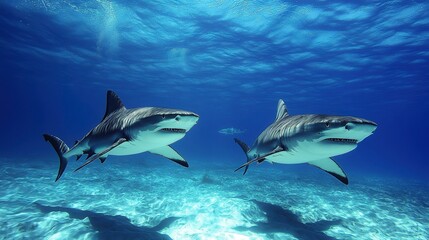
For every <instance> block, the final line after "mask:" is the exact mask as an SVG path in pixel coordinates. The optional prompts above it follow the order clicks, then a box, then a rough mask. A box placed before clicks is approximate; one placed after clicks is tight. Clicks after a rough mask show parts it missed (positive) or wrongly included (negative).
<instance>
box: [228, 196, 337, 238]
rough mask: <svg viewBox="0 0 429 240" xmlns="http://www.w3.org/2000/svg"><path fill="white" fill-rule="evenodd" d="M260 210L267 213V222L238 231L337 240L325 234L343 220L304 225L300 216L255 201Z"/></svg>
mask: <svg viewBox="0 0 429 240" xmlns="http://www.w3.org/2000/svg"><path fill="white" fill-rule="evenodd" d="M253 202H254V203H255V204H256V205H257V206H258V207H259V209H260V210H261V211H263V212H265V215H266V218H267V221H266V222H254V223H253V224H255V226H252V227H244V226H239V227H236V228H235V229H236V230H238V231H252V232H255V233H287V234H291V235H293V236H294V237H296V238H298V239H300V240H314V239H320V240H336V238H334V237H330V236H328V235H326V234H325V233H323V231H325V230H327V229H329V228H330V227H331V226H334V225H338V224H341V220H333V221H328V220H322V221H318V222H315V223H303V222H302V221H301V220H300V219H299V217H298V215H296V214H294V213H293V212H292V211H290V210H288V209H284V208H282V207H280V206H278V205H274V204H271V203H265V202H260V201H256V200H253Z"/></svg>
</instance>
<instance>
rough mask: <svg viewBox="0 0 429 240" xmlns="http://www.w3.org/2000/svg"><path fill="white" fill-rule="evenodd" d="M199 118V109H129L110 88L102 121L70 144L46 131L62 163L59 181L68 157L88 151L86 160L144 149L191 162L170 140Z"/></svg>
mask: <svg viewBox="0 0 429 240" xmlns="http://www.w3.org/2000/svg"><path fill="white" fill-rule="evenodd" d="M198 120H199V116H198V115H197V114H196V113H193V112H189V111H184V110H178V109H168V108H159V107H143V108H132V109H127V108H126V107H125V106H124V104H123V103H122V101H121V99H120V98H119V96H118V95H117V94H116V93H115V92H113V91H111V90H109V91H107V104H106V111H105V114H104V117H103V119H102V120H101V122H100V123H99V124H98V125H97V126H95V127H94V128H93V129H91V130H90V131H89V132H88V133H87V134H86V135H85V136H84V137H83V138H82V139H81V140H78V141H76V142H75V144H74V145H73V146H72V147H71V148H69V147H68V146H67V145H66V144H65V143H64V141H62V140H61V139H60V138H58V137H56V136H53V135H49V134H43V137H44V139H45V141H47V142H49V143H50V144H51V145H52V147H53V148H54V149H55V151H56V153H57V155H58V157H59V160H60V166H59V169H58V174H57V177H56V179H55V181H58V180H59V179H60V177H61V176H62V174H63V173H64V170H65V169H66V167H67V163H68V159H69V158H71V157H73V156H76V158H77V159H78V160H79V158H80V157H81V156H82V155H87V158H86V162H85V163H84V164H83V165H81V166H80V167H78V168H77V169H76V170H75V171H78V170H79V169H81V168H83V167H85V166H87V165H88V164H90V163H91V162H93V161H94V160H96V159H99V160H100V161H101V163H104V162H105V161H106V158H107V157H108V156H110V155H113V156H126V155H132V154H138V153H143V152H150V153H153V154H157V155H161V156H163V157H165V158H167V159H170V160H172V161H173V162H176V163H178V164H180V165H182V166H184V167H188V166H189V164H188V162H187V161H186V160H185V159H184V158H183V157H182V156H181V155H180V154H179V153H178V152H177V151H176V150H174V149H173V148H172V147H171V146H170V144H172V143H174V142H176V141H178V140H180V139H182V138H183V137H184V136H185V135H186V133H187V132H188V131H189V130H190V129H191V128H192V127H193V126H194V125H195V124H197V122H198Z"/></svg>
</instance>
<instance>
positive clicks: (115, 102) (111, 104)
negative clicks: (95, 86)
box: [103, 90, 125, 120]
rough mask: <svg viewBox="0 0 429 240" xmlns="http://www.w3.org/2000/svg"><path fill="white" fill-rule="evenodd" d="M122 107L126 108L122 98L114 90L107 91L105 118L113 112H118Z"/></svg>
mask: <svg viewBox="0 0 429 240" xmlns="http://www.w3.org/2000/svg"><path fill="white" fill-rule="evenodd" d="M120 109H125V106H124V104H123V103H122V101H121V99H120V98H119V97H118V95H117V94H116V93H115V92H113V91H112V90H109V91H107V102H106V113H105V114H104V117H103V120H104V119H105V118H106V117H107V116H109V115H110V114H111V113H112V112H116V111H118V110H120Z"/></svg>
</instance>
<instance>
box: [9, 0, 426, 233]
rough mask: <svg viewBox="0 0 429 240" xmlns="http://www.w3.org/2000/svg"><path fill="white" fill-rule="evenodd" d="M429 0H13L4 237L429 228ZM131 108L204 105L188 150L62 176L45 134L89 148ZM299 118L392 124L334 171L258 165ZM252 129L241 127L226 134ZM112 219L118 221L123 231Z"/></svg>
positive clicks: (179, 146)
mask: <svg viewBox="0 0 429 240" xmlns="http://www.w3.org/2000/svg"><path fill="white" fill-rule="evenodd" d="M428 26H429V3H427V2H426V1H419V0H413V1H404V0H397V1H396V0H395V1H387V2H386V1H359V2H353V1H344V0H343V1H339V0H338V1H257V0H254V1H252V0H237V1H223V0H205V1H204V0H195V1H180V0H177V1H160V0H159V1H137V0H129V1H109V0H96V1H93V0H91V1H79V0H76V1H72V0H61V1H51V0H17V1H0V61H1V62H0V76H1V81H0V93H1V94H0V104H1V108H2V114H1V117H0V126H1V132H2V137H1V138H0V146H1V147H0V171H1V173H2V174H1V175H0V182H1V186H2V187H1V190H0V191H1V194H0V216H2V217H1V218H0V225H1V230H0V239H28V238H32V239H97V238H99V239H169V238H173V239H428V238H429V227H428V226H429V205H428V203H429V194H428V193H429V188H428V186H429V185H428V184H429V174H428V172H429V163H428V161H427V143H428V141H427V133H428V132H429V126H428V124H427V123H426V122H427V117H428V116H429V101H428V100H429V71H428V69H429V68H428V66H429V28H428ZM107 90H114V91H115V92H116V93H117V94H118V95H119V96H120V97H121V99H122V101H123V102H124V104H125V105H126V106H127V107H130V108H132V107H145V106H158V107H169V108H179V109H185V110H189V111H193V112H196V113H198V114H199V115H200V120H199V122H198V124H197V125H196V126H194V127H193V128H192V129H191V131H189V133H188V134H187V135H186V136H185V138H183V139H182V140H180V141H178V142H176V143H174V144H173V145H172V146H174V148H175V149H176V150H177V151H178V152H180V154H181V155H182V156H183V157H185V158H186V160H187V161H188V162H189V165H190V167H189V168H188V169H185V168H182V167H181V166H179V165H175V164H173V163H171V162H169V161H168V160H165V159H163V158H161V157H157V156H153V155H151V154H148V153H144V154H140V155H132V156H125V157H115V156H112V157H109V159H107V161H106V163H105V164H103V165H100V164H99V163H98V162H97V163H92V164H91V165H89V166H88V167H86V168H85V169H82V171H79V172H76V173H73V171H72V170H73V169H74V168H75V167H78V166H79V164H80V163H79V164H78V163H75V162H74V161H70V163H69V165H70V167H69V168H67V169H66V171H65V174H64V176H63V177H62V179H61V180H60V181H58V182H54V180H55V176H56V173H57V169H58V159H57V156H56V154H55V152H54V150H53V149H52V148H51V146H50V145H49V144H48V143H46V142H45V141H43V138H42V134H44V133H50V134H54V135H56V136H59V137H61V139H63V140H64V141H65V142H66V143H68V144H70V145H72V143H73V142H74V141H75V140H76V139H80V138H81V137H82V136H84V135H85V134H86V133H87V132H88V131H89V130H90V129H91V128H93V127H94V126H95V125H97V124H98V123H99V122H100V120H101V119H102V117H103V115H104V111H105V104H106V103H105V101H106V92H107ZM279 99H283V100H284V101H285V103H286V105H287V107H288V111H289V113H290V114H291V115H295V114H310V113H321V114H333V115H350V116H356V117H362V118H365V119H369V120H372V121H374V122H376V123H377V124H378V128H377V130H376V131H375V133H374V134H373V135H372V136H370V137H369V138H367V139H365V141H363V142H362V143H360V144H359V146H358V147H357V149H355V150H354V151H352V152H350V153H347V154H344V155H341V156H338V157H336V158H335V159H336V161H337V162H338V163H339V164H340V166H341V167H342V168H343V169H344V171H345V172H346V173H347V175H348V178H349V181H350V183H349V185H347V186H345V185H342V184H341V183H340V182H338V181H337V180H336V179H335V178H333V177H332V176H330V175H328V174H326V173H324V172H323V171H320V170H319V169H317V168H314V167H311V166H308V165H307V164H300V165H279V164H273V165H271V164H268V163H262V164H258V165H256V164H255V165H252V166H251V167H250V168H249V171H248V173H247V174H246V175H245V176H242V174H241V173H234V169H235V168H237V167H238V166H240V165H241V164H243V163H244V162H245V159H246V157H245V156H244V154H243V152H242V150H241V149H240V147H239V146H238V145H237V144H235V143H234V140H233V138H234V137H238V138H240V139H241V140H243V141H245V142H247V143H248V144H252V143H253V141H254V140H255V139H256V137H257V136H258V135H259V134H260V133H261V132H262V131H263V130H264V129H265V128H266V127H267V126H268V125H269V124H271V123H272V122H273V121H274V118H275V116H276V110H277V101H278V100H279ZM227 128H235V129H237V130H238V131H237V132H236V133H234V134H225V133H220V132H219V131H221V130H222V129H227ZM106 226H110V227H106Z"/></svg>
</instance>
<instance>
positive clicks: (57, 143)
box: [43, 134, 69, 182]
mask: <svg viewBox="0 0 429 240" xmlns="http://www.w3.org/2000/svg"><path fill="white" fill-rule="evenodd" d="M43 138H44V139H45V141H47V142H49V143H50V144H51V145H52V147H54V149H55V151H56V152H57V154H58V157H59V158H60V168H59V169H58V175H57V178H56V179H55V182H56V181H58V179H60V177H61V175H62V174H63V172H64V170H65V169H66V167H67V159H66V158H65V157H64V153H66V152H67V151H68V150H69V147H68V146H67V145H66V144H65V143H64V142H63V140H61V139H59V138H58V137H55V136H52V135H49V134H43Z"/></svg>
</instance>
